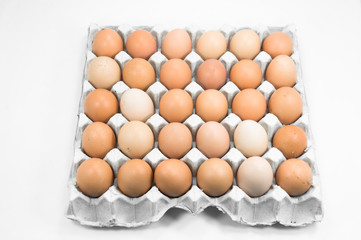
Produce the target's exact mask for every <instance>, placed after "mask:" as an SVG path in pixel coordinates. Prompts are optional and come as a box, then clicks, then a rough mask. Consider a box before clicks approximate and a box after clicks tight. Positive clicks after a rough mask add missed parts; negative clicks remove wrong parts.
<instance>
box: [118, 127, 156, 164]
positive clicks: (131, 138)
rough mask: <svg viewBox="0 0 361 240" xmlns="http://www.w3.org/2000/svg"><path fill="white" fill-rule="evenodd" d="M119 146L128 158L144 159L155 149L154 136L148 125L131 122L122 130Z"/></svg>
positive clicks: (120, 131) (119, 135) (119, 136)
mask: <svg viewBox="0 0 361 240" xmlns="http://www.w3.org/2000/svg"><path fill="white" fill-rule="evenodd" d="M118 145H119V148H120V151H122V152H123V153H124V154H125V155H127V156H128V157H130V158H140V159H142V158H143V157H144V156H145V155H147V154H148V153H149V152H150V151H151V150H152V149H153V145H154V135H153V132H152V130H151V129H150V127H148V125H147V124H145V123H143V122H140V121H130V122H127V123H126V124H124V125H123V126H122V127H121V128H120V130H119V134H118Z"/></svg>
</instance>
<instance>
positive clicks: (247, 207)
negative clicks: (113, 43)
mask: <svg viewBox="0 0 361 240" xmlns="http://www.w3.org/2000/svg"><path fill="white" fill-rule="evenodd" d="M104 27H109V28H112V29H114V30H116V31H117V32H118V33H119V34H120V36H121V37H122V38H123V41H124V42H126V39H127V37H128V36H129V34H130V33H131V32H133V31H134V30H137V29H145V30H147V31H149V32H151V33H152V35H153V36H154V37H155V39H156V41H157V46H158V51H157V52H156V53H155V54H154V55H152V56H151V57H150V59H149V62H150V63H151V64H152V66H153V67H154V69H155V72H156V82H155V83H154V84H153V85H151V86H150V87H149V88H148V90H147V91H146V92H147V94H149V96H150V97H151V99H152V100H153V102H154V105H155V108H156V111H155V114H154V115H153V116H152V117H150V118H149V119H148V120H147V121H146V124H148V126H149V127H150V128H151V129H152V131H153V133H154V136H155V144H154V148H153V149H152V151H151V152H149V153H148V154H147V155H146V156H145V157H144V158H143V159H144V160H145V161H147V162H148V163H149V164H150V165H151V167H152V168H153V170H154V169H155V168H156V166H157V165H158V164H159V163H160V162H162V161H163V160H165V159H167V157H165V156H164V155H163V154H162V153H161V152H160V150H159V149H158V139H157V138H158V134H159V131H160V130H161V129H162V127H164V126H165V125H166V124H167V121H166V120H164V119H163V118H162V117H161V116H160V115H159V108H158V107H159V101H160V98H161V97H162V95H163V94H164V93H165V92H166V91H167V88H166V87H164V86H163V85H162V84H161V83H160V82H159V71H160V68H161V66H162V65H163V64H164V63H165V62H166V61H167V58H166V57H165V56H164V55H162V53H161V51H160V46H161V42H162V40H163V38H164V37H165V35H166V34H167V33H168V31H170V30H171V29H168V28H166V27H163V26H155V27H132V26H127V25H124V26H102V27H101V26H97V25H91V26H90V28H89V35H88V44H87V55H86V64H85V67H84V74H83V79H82V83H83V88H82V94H81V100H80V104H79V114H78V124H77V129H76V136H75V151H74V159H73V164H72V167H71V173H70V179H69V188H70V201H69V206H68V210H67V217H68V218H70V219H73V220H76V221H78V222H79V223H81V224H84V225H89V226H96V227H112V226H125V227H136V226H141V225H145V224H149V223H151V222H155V221H158V220H159V219H160V218H161V217H162V216H163V215H164V214H165V213H166V212H167V210H169V209H170V208H173V207H177V208H182V209H185V210H187V211H189V212H191V213H193V214H198V213H200V212H202V211H203V210H204V209H205V208H207V207H209V206H214V207H217V208H218V209H219V210H221V211H222V212H224V213H226V214H228V215H229V216H230V218H231V219H232V220H234V221H236V222H240V223H245V224H249V225H272V224H275V223H280V224H282V225H286V226H303V225H306V224H310V223H312V222H315V221H320V220H321V219H322V217H323V209H322V202H321V191H320V180H319V172H318V170H317V165H316V161H315V154H314V145H313V139H312V136H311V131H310V124H309V118H308V107H307V102H306V99H305V93H304V87H303V82H302V74H301V67H300V61H299V51H298V44H297V39H296V31H295V28H294V27H293V26H285V27H262V26H254V27H249V26H248V27H238V28H237V27H228V26H227V27H223V28H221V29H219V31H221V32H222V33H223V34H224V35H225V37H226V39H227V41H228V43H229V42H230V39H231V38H232V36H233V35H234V34H235V33H236V32H238V31H239V30H241V29H244V28H251V29H253V30H255V31H256V32H257V33H258V34H259V36H260V39H261V40H263V39H264V38H265V37H266V36H267V35H268V34H270V33H272V32H276V31H282V32H286V33H288V34H289V35H290V36H291V38H292V40H293V43H294V53H293V54H292V56H291V58H292V59H293V60H294V61H295V63H296V67H297V83H296V85H295V86H294V88H295V89H296V90H297V91H298V92H299V93H300V94H301V96H302V99H303V114H302V116H301V117H300V118H299V119H298V120H297V121H296V122H295V123H293V124H294V125H297V126H299V127H301V128H302V129H303V130H304V131H305V132H306V135H307V139H308V146H307V149H306V150H305V152H304V154H303V155H302V156H300V157H299V158H300V159H302V160H304V161H305V162H307V163H308V164H309V165H310V167H311V170H312V173H313V183H312V186H311V188H310V189H309V190H308V191H307V192H306V193H305V194H303V195H301V196H299V197H290V196H289V195H288V194H287V193H286V192H285V191H284V190H283V189H282V188H280V187H279V186H278V185H276V183H275V180H274V181H273V184H272V187H271V189H270V190H269V191H268V192H267V193H266V194H265V195H263V196H261V197H257V198H251V197H249V196H248V195H247V194H246V193H245V192H243V191H242V190H241V189H240V188H239V187H238V186H237V184H236V182H235V180H234V182H233V186H232V187H231V189H230V190H229V191H228V192H227V193H226V194H224V195H222V196H220V197H209V196H208V195H206V194H205V193H203V191H202V190H201V189H200V188H199V187H198V186H197V183H196V178H195V176H196V173H197V169H198V168H199V166H200V165H201V164H202V163H203V162H204V161H206V160H207V157H206V156H204V155H203V154H202V153H201V152H200V151H199V150H198V149H197V148H196V144H195V134H196V132H197V130H198V128H199V127H200V126H201V125H202V124H203V123H204V122H203V121H202V119H201V118H200V117H199V116H197V115H196V114H195V110H194V109H193V114H192V115H191V116H190V117H189V118H188V119H186V121H185V122H184V124H185V125H186V126H187V127H188V128H189V129H190V130H191V132H192V135H193V147H192V149H191V150H190V151H189V152H188V153H187V154H186V155H185V156H184V157H183V158H181V160H183V161H184V162H185V163H187V165H188V166H189V167H190V169H191V171H192V174H193V185H192V187H191V189H190V190H189V191H188V192H187V193H186V194H184V195H183V196H181V197H178V198H169V197H167V196H166V195H164V194H162V193H161V192H160V191H159V190H158V188H157V187H156V186H155V185H154V183H153V186H152V188H151V189H150V190H149V191H148V192H147V193H146V194H145V195H143V196H141V197H139V198H130V197H127V196H126V195H124V194H122V193H121V192H120V191H119V189H118V187H117V181H116V179H115V180H114V184H113V186H111V187H110V189H109V190H108V191H107V192H105V193H104V194H103V195H102V196H100V197H99V198H89V197H87V196H86V195H84V194H83V193H82V192H81V191H80V190H79V189H78V187H77V185H76V172H77V169H78V167H79V165H80V164H81V163H82V162H83V161H84V160H86V159H88V158H89V156H87V155H86V154H85V153H84V152H83V151H82V147H81V136H82V133H83V130H84V129H85V128H86V126H88V125H89V124H91V123H92V121H91V120H90V119H89V118H88V117H87V116H86V115H85V114H84V108H83V106H84V99H85V97H86V96H87V94H89V93H90V92H91V91H92V90H94V87H93V86H92V85H91V84H90V83H89V82H88V80H87V67H88V64H89V63H90V61H91V60H92V59H94V58H95V57H96V56H95V55H94V54H93V53H92V40H93V38H94V36H95V34H96V33H97V32H98V31H99V30H100V29H102V28H104ZM185 29H186V30H187V31H188V33H189V34H190V36H191V39H192V46H193V49H192V52H191V53H190V54H189V55H188V56H187V57H186V58H185V61H186V62H187V63H188V64H189V66H190V68H191V70H192V82H191V83H190V84H189V85H188V86H187V87H186V88H185V90H186V91H187V92H188V93H189V94H190V95H191V96H192V99H193V102H194V103H195V100H196V98H197V96H198V95H199V94H200V93H201V92H202V91H204V90H203V89H202V88H201V87H200V85H198V84H197V82H196V73H197V69H198V67H199V65H200V64H201V63H202V62H203V60H202V58H201V57H200V56H199V55H198V54H197V53H196V52H195V46H196V41H197V40H198V38H199V37H200V36H201V34H202V33H204V32H205V31H206V30H203V29H198V28H196V27H190V28H185ZM228 45H229V44H228ZM130 59H131V57H130V56H129V55H128V54H127V53H126V52H125V51H122V52H120V53H119V54H118V55H117V56H116V57H115V60H116V61H117V62H118V63H119V65H120V67H121V69H123V68H124V65H125V64H126V62H127V61H129V60H130ZM219 60H220V61H221V62H222V63H223V64H224V66H225V67H226V69H227V82H226V84H225V85H224V86H223V87H222V88H221V89H220V91H221V92H222V93H223V94H224V95H225V96H226V98H227V100H228V106H229V107H231V106H232V104H231V103H232V99H233V97H234V96H235V95H236V94H237V93H238V92H239V91H240V89H238V88H237V87H236V85H235V84H233V83H232V82H230V81H229V71H230V69H231V67H232V66H233V65H234V64H235V63H237V62H238V60H237V58H236V57H235V56H234V55H233V54H232V53H231V52H229V51H227V52H226V53H225V54H224V55H223V56H222V57H221V58H220V59H219ZM271 60H272V59H271V57H270V56H269V55H268V54H267V53H266V52H263V51H261V52H260V53H259V54H258V56H257V57H256V58H255V59H254V61H255V62H257V64H259V66H260V67H261V69H262V73H263V76H264V73H265V69H266V68H267V65H268V64H269V62H270V61H271ZM127 89H129V87H128V86H127V85H126V84H125V83H124V82H123V81H120V82H118V83H116V84H115V85H114V86H113V87H112V89H111V91H112V92H113V93H114V94H115V95H116V97H117V99H118V101H119V100H120V97H121V95H122V93H123V92H124V91H125V90H127ZM258 90H259V91H260V92H262V93H263V94H264V96H265V98H266V101H267V103H268V99H269V97H270V95H271V94H272V93H273V92H274V91H275V88H274V87H273V86H272V84H270V83H269V82H267V81H265V79H264V77H263V79H262V84H261V85H260V86H259V87H258ZM126 122H127V119H126V118H125V117H124V116H122V114H121V113H117V114H116V115H114V116H113V117H112V118H111V119H110V120H109V122H108V125H109V126H110V127H111V128H112V129H113V130H114V133H115V134H116V135H117V134H118V132H119V129H120V128H121V126H122V125H123V124H125V123H126ZM240 122H241V119H240V118H239V117H238V116H237V115H235V114H233V113H232V112H231V109H230V108H229V110H228V115H227V116H226V118H225V119H223V120H222V121H221V124H222V125H223V126H224V127H225V128H226V129H227V130H228V132H229V135H230V138H231V146H230V149H229V151H228V152H227V153H226V154H225V155H224V156H223V157H222V159H224V160H226V161H227V162H228V163H229V164H230V166H231V167H232V169H233V173H234V175H236V171H237V169H238V167H239V166H240V164H241V163H242V162H243V161H244V160H245V159H246V157H245V156H243V154H242V153H241V152H240V151H238V150H237V149H236V148H235V147H234V143H233V132H234V129H235V128H236V126H237V125H238V123H240ZM259 123H260V124H261V125H262V126H263V127H264V129H265V130H266V132H267V133H268V139H269V144H268V149H267V151H266V152H265V154H264V155H263V156H262V157H264V158H265V159H267V161H268V162H269V163H270V164H271V166H272V169H273V172H274V174H275V173H276V170H277V168H278V166H279V165H280V164H281V163H282V162H283V161H285V160H286V159H285V157H284V156H283V155H282V153H281V152H280V151H279V150H278V149H276V148H273V147H272V144H271V143H272V137H273V135H274V134H275V132H276V131H277V130H278V129H279V128H280V127H281V126H282V124H281V122H280V121H279V120H278V119H277V117H276V116H275V115H273V114H271V113H268V112H267V114H266V115H265V116H264V117H263V118H262V119H261V120H260V121H259ZM104 160H105V161H107V162H108V163H109V164H110V166H111V167H112V169H113V172H114V176H115V177H116V176H117V173H118V169H119V168H120V166H122V164H124V163H125V162H126V161H127V160H129V158H128V157H127V156H125V155H124V154H123V153H122V152H121V151H120V150H119V148H118V146H117V147H116V148H114V149H112V150H111V151H110V152H109V153H108V154H107V155H106V156H105V158H104Z"/></svg>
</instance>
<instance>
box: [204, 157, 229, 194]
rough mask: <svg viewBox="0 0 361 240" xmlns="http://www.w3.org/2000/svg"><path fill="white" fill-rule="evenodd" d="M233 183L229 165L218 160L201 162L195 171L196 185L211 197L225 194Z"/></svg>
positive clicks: (212, 159)
mask: <svg viewBox="0 0 361 240" xmlns="http://www.w3.org/2000/svg"><path fill="white" fill-rule="evenodd" d="M232 183H233V171H232V168H231V167H230V166H229V164H228V163H227V162H226V161H224V160H222V159H220V158H211V159H208V160H207V161H205V162H203V163H202V164H201V165H200V166H199V168H198V171H197V184H198V186H199V188H200V189H201V190H203V191H204V192H205V193H206V194H207V195H209V196H211V197H219V196H221V195H223V194H225V193H226V192H227V191H228V189H230V187H231V186H232Z"/></svg>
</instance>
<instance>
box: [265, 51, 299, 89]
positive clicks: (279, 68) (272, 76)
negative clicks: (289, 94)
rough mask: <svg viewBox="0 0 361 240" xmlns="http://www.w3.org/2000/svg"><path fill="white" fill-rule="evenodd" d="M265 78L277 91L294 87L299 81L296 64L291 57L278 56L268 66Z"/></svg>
mask: <svg viewBox="0 0 361 240" xmlns="http://www.w3.org/2000/svg"><path fill="white" fill-rule="evenodd" d="M265 78H266V80H267V81H269V82H270V83H272V85H273V86H274V87H275V88H276V89H278V88H280V87H293V86H294V85H295V84H296V81H297V69H296V64H295V62H294V61H293V60H292V58H290V57H289V56H286V55H278V56H277V57H275V58H274V59H273V60H272V61H271V62H270V64H269V65H268V67H267V70H266V77H265Z"/></svg>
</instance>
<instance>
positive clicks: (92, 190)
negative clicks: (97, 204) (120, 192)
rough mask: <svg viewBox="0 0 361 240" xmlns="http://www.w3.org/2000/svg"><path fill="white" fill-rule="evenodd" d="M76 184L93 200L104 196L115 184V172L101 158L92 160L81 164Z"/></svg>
mask: <svg viewBox="0 0 361 240" xmlns="http://www.w3.org/2000/svg"><path fill="white" fill-rule="evenodd" d="M76 183H77V185H78V187H79V189H80V191H82V193H84V194H85V195H87V196H89V197H93V198H97V197H100V196H101V195H103V194H104V193H105V192H106V191H107V190H108V189H109V188H110V187H111V186H112V184H113V171H112V168H111V167H110V166H109V164H108V163H107V162H106V161H104V160H102V159H99V158H90V159H88V160H85V161H84V162H83V163H82V164H80V166H79V168H78V171H77V173H76Z"/></svg>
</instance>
